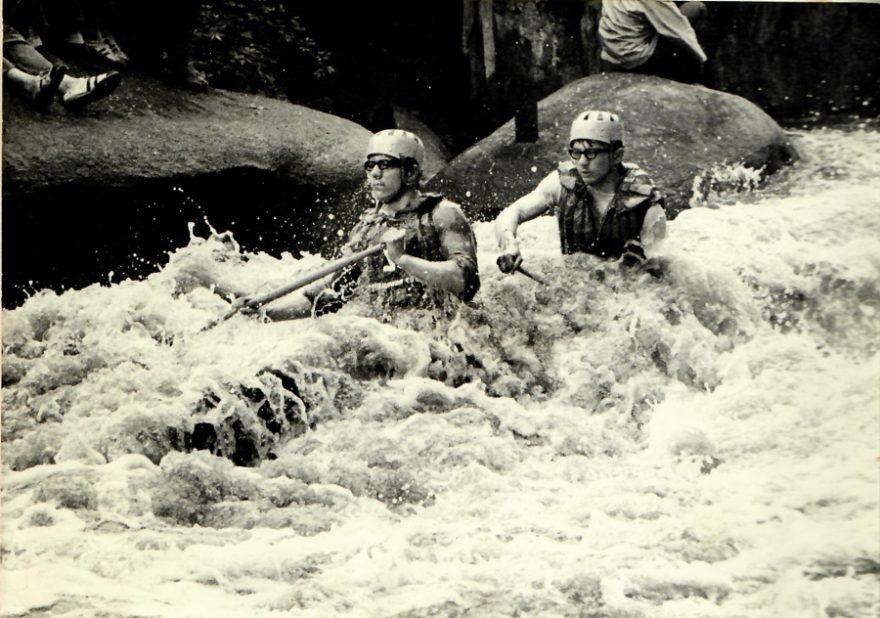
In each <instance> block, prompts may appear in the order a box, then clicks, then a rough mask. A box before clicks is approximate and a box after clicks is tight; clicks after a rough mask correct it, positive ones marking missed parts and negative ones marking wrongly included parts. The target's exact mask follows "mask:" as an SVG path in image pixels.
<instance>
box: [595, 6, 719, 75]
mask: <svg viewBox="0 0 880 618" xmlns="http://www.w3.org/2000/svg"><path fill="white" fill-rule="evenodd" d="M599 36H600V37H601V39H602V42H603V45H602V59H603V60H605V61H607V62H610V63H612V64H616V65H619V66H621V67H623V68H625V69H632V68H635V67H637V66H639V65H640V64H643V63H644V62H645V61H647V60H648V58H650V57H651V54H653V53H654V50H655V49H656V48H657V41H658V40H659V38H660V37H661V36H664V37H667V38H670V39H674V40H676V41H679V42H681V43H683V44H684V45H686V46H687V47H689V48H690V49H691V51H692V52H693V53H694V55H695V56H697V57H698V58H700V60H701V62H705V61H706V54H705V52H703V48H702V47H700V44H699V42H698V41H697V34H696V33H695V32H694V29H693V27H692V26H691V23H690V22H689V21H688V19H687V17H685V16H684V15H682V14H681V11H679V10H678V7H677V6H676V5H675V3H674V2H668V1H666V0H603V1H602V15H601V17H600V18H599Z"/></svg>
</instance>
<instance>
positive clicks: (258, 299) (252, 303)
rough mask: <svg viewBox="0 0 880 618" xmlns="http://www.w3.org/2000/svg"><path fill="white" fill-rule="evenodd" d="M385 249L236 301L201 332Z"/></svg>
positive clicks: (349, 257) (372, 250) (366, 251)
mask: <svg viewBox="0 0 880 618" xmlns="http://www.w3.org/2000/svg"><path fill="white" fill-rule="evenodd" d="M384 249H385V244H384V243H382V244H378V245H374V246H372V247H369V248H368V249H364V250H363V251H359V252H357V253H352V254H351V255H347V256H345V257H342V258H339V259H338V260H335V261H333V262H330V263H329V264H325V265H324V266H322V267H321V268H319V269H317V270H315V271H313V272H311V273H309V274H307V275H303V276H302V277H299V278H298V279H296V280H294V281H292V282H290V283H288V284H287V285H285V286H282V287H280V288H278V289H276V290H272V291H271V292H267V293H265V294H261V295H260V296H253V297H251V296H245V297H243V298H239V299H237V300H236V301H235V302H234V303H232V308H231V309H230V310H229V311H228V312H226V313H225V314H224V315H223V316H222V317H220V318H218V319H216V320H213V321H211V322H210V323H209V324H207V325H206V326H203V327H202V329H201V330H202V331H206V330H210V329H212V328H214V327H215V326H217V325H218V324H220V323H221V322H225V321H226V320H228V319H229V318H231V317H232V316H234V315H235V314H236V313H238V312H239V311H241V310H242V309H249V308H251V307H260V306H262V305H265V304H266V303H270V302H272V301H273V300H276V299H278V298H281V297H282V296H287V295H288V294H290V293H291V292H295V291H296V290H299V289H301V288H304V287H305V286H307V285H309V284H310V283H314V282H315V281H317V280H318V279H322V278H324V277H326V276H327V275H332V274H333V273H336V272H339V271H340V270H342V269H343V268H345V267H347V266H351V265H352V264H354V263H356V262H360V261H361V260H363V259H364V258H368V257H370V256H371V255H376V254H378V253H381V252H382V251H384Z"/></svg>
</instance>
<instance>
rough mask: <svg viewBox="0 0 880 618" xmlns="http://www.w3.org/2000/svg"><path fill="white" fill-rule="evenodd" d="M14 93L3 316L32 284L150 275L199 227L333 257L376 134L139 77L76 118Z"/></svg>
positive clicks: (7, 117) (318, 115) (7, 105)
mask: <svg viewBox="0 0 880 618" xmlns="http://www.w3.org/2000/svg"><path fill="white" fill-rule="evenodd" d="M9 90H10V89H8V88H7V89H6V92H4V97H3V275H4V276H3V300H4V305H6V306H9V305H10V304H15V303H17V302H20V300H21V299H22V298H23V296H24V295H25V294H26V293H27V292H28V291H29V290H30V289H31V288H42V287H47V286H48V287H53V288H56V289H62V288H66V287H71V286H74V287H78V286H81V285H85V284H88V283H93V282H95V281H106V280H107V278H111V277H112V278H115V279H118V278H120V277H129V276H140V275H144V274H147V273H148V272H151V271H152V270H155V268H156V267H157V266H161V264H162V263H163V262H164V260H165V259H166V254H167V252H168V251H169V250H171V249H174V248H176V247H178V246H181V245H183V244H186V243H187V242H188V239H189V230H188V227H187V224H188V223H189V222H195V223H199V224H201V222H202V221H204V220H207V221H208V222H209V223H210V224H211V225H212V226H214V227H215V228H218V229H220V230H224V229H231V230H232V231H233V232H234V233H235V235H236V238H237V239H238V240H239V241H240V242H242V244H243V245H244V246H245V248H246V249H250V250H264V251H269V252H272V253H280V252H281V251H285V250H290V251H298V250H308V251H316V250H321V249H326V250H330V249H331V246H332V244H333V241H337V240H338V238H339V237H340V236H339V233H338V232H339V230H340V229H343V228H344V229H347V227H349V226H350V224H351V221H352V220H353V218H354V217H355V216H356V214H357V211H358V210H359V209H360V205H359V204H357V203H356V200H355V199H353V198H354V196H356V195H357V194H358V192H359V190H360V188H361V187H362V186H363V168H362V167H361V162H362V160H363V159H362V157H363V152H364V148H365V147H366V143H367V140H368V139H369V135H370V134H369V132H368V131H367V130H366V129H364V128H363V127H361V126H360V125H358V124H355V123H353V122H350V121H348V120H344V119H342V118H339V117H336V116H332V115H330V114H326V113H322V112H319V111H315V110H312V109H309V108H306V107H302V106H297V105H292V104H290V103H288V102H286V101H281V100H276V99H271V98H267V97H263V96H257V95H253V94H245V93H234V92H227V91H223V90H216V89H212V90H210V91H209V92H207V93H204V94H194V93H190V92H187V91H184V90H180V89H178V88H174V87H171V86H169V85H168V84H166V83H164V82H162V81H159V80H156V79H154V78H151V77H148V76H144V75H140V74H136V73H129V74H126V75H125V78H124V81H123V83H122V85H121V86H120V87H119V88H118V89H117V90H116V91H115V92H114V93H113V94H112V95H110V96H109V97H108V98H107V99H104V100H102V101H98V102H95V103H93V104H92V105H91V106H89V107H88V108H86V110H85V111H83V112H82V113H79V114H73V113H69V112H66V111H65V110H64V109H63V108H62V107H61V106H60V105H57V104H56V105H54V106H53V107H52V108H50V110H49V111H48V112H46V113H38V112H36V111H34V110H33V109H31V108H30V107H29V106H28V105H27V104H25V103H24V102H23V101H21V100H19V99H18V98H17V97H15V96H13V95H12V93H11V92H9ZM35 239H38V241H39V242H35ZM328 241H330V242H328ZM58 256H64V259H58ZM23 286H27V289H25V287H23Z"/></svg>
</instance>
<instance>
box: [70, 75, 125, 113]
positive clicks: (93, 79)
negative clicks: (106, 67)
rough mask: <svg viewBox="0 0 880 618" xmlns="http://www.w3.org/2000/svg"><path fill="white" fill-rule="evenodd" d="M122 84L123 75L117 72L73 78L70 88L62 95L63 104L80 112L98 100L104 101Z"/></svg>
mask: <svg viewBox="0 0 880 618" xmlns="http://www.w3.org/2000/svg"><path fill="white" fill-rule="evenodd" d="M121 82H122V75H120V74H119V73H117V72H116V71H110V72H108V73H100V74H98V75H89V76H87V77H71V78H70V81H69V82H68V83H69V86H68V87H67V88H66V89H65V90H64V92H63V93H62V94H61V103H62V104H63V105H64V107H66V108H68V109H70V110H79V109H82V108H83V107H85V106H86V105H88V104H89V103H91V102H93V101H97V100H98V99H103V98H104V97H106V96H107V95H108V94H110V93H111V92H113V91H114V90H116V87H117V86H119V84H120V83H121Z"/></svg>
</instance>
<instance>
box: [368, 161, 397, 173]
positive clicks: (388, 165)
mask: <svg viewBox="0 0 880 618" xmlns="http://www.w3.org/2000/svg"><path fill="white" fill-rule="evenodd" d="M374 167H378V168H379V169H380V170H382V171H383V172H384V171H385V170H387V169H394V168H396V167H400V161H398V160H397V159H379V160H378V161H364V169H365V170H366V171H368V172H372V171H373V168H374Z"/></svg>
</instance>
